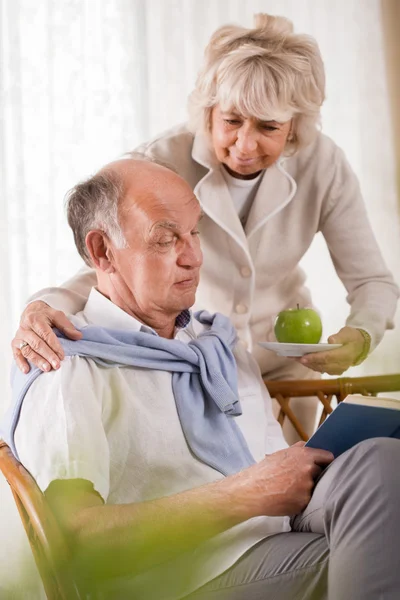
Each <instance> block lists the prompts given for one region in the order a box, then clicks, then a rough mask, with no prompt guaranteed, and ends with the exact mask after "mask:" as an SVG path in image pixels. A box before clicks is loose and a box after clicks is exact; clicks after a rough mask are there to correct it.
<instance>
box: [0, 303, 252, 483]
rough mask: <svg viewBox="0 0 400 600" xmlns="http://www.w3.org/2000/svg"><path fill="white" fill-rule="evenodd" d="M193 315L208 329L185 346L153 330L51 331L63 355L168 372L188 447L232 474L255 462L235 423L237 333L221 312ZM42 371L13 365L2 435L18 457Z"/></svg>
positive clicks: (237, 409)
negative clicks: (18, 433)
mask: <svg viewBox="0 0 400 600" xmlns="http://www.w3.org/2000/svg"><path fill="white" fill-rule="evenodd" d="M194 316H195V318H196V319H197V320H198V321H199V322H200V323H202V324H203V325H205V326H206V327H207V326H208V328H207V329H206V330H205V331H204V332H202V333H201V334H200V335H199V336H198V338H197V339H195V340H191V341H190V342H189V343H188V344H186V343H184V342H181V341H179V340H176V339H173V340H170V339H165V338H162V337H160V336H158V335H157V334H156V333H154V334H151V333H147V332H142V331H133V332H132V331H124V330H114V329H106V328H103V327H95V326H92V325H88V326H86V327H83V328H82V329H80V331H81V332H82V335H83V337H82V339H81V340H77V341H73V340H69V339H67V338H66V337H65V336H64V335H63V334H62V333H61V332H60V331H58V330H55V332H56V334H57V336H58V337H59V338H60V342H61V345H62V347H63V349H64V352H65V355H66V356H75V355H78V356H82V357H86V358H91V359H93V360H94V361H95V362H96V363H97V364H98V365H100V366H102V367H106V368H111V367H115V366H120V367H126V366H132V367H142V368H145V369H152V370H160V371H169V372H171V373H172V389H173V393H174V397H175V402H176V407H177V411H178V415H179V419H180V423H181V426H182V430H183V433H184V435H185V438H186V442H187V444H188V446H189V448H190V450H191V451H192V453H193V454H194V455H195V456H196V457H197V458H198V459H199V460H201V461H202V462H204V463H206V464H207V465H209V466H210V467H213V468H214V469H216V470H217V471H219V472H220V473H222V474H223V475H231V474H233V473H237V472H238V471H240V470H242V469H244V468H246V467H248V466H250V465H252V464H254V463H255V460H254V458H253V456H252V455H251V452H250V450H249V448H248V446H247V443H246V440H245V438H244V436H243V434H242V432H241V431H240V429H239V426H238V425H237V423H236V422H235V417H236V416H238V415H241V414H242V410H241V406H240V401H239V395H238V384H237V370H236V361H235V357H234V355H233V351H232V350H233V348H234V346H235V343H236V332H235V329H234V327H233V325H232V324H231V322H230V320H229V319H228V318H227V317H225V316H223V315H221V314H219V313H216V314H214V315H210V314H209V313H207V312H205V311H200V312H198V313H196V314H195V315H194ZM61 368H62V367H61ZM41 373H42V371H40V369H38V368H37V367H35V366H33V365H31V370H30V372H29V373H28V374H24V373H22V372H21V371H19V369H17V367H16V366H14V367H13V371H12V389H13V400H12V403H11V406H10V408H9V410H8V412H7V413H6V416H5V419H4V421H3V423H2V427H1V429H0V434H1V436H2V437H3V439H4V440H5V441H6V442H7V443H8V445H9V446H10V448H11V450H12V451H13V453H14V455H15V456H16V457H17V458H18V453H17V449H16V447H15V441H14V434H15V430H16V427H17V424H18V420H19V416H20V412H21V407H22V403H23V401H24V397H25V395H26V393H27V391H28V389H29V387H30V385H31V384H32V383H33V382H34V381H35V379H36V378H37V377H39V375H41ZM49 427H51V424H49Z"/></svg>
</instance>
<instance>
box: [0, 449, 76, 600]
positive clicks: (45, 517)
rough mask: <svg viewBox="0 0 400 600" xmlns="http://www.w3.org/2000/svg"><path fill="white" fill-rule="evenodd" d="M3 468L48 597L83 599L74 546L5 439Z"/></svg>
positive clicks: (1, 458)
mask: <svg viewBox="0 0 400 600" xmlns="http://www.w3.org/2000/svg"><path fill="white" fill-rule="evenodd" d="M0 471H2V473H3V475H4V477H5V478H6V480H7V482H8V484H9V485H10V487H11V491H12V494H13V496H14V499H15V503H16V505H17V508H18V512H19V514H20V517H21V520H22V523H23V526H24V529H25V531H26V534H27V536H28V540H29V543H30V546H31V549H32V554H33V556H34V559H35V562H36V566H37V568H38V571H39V574H40V577H41V579H42V582H43V586H44V589H45V592H46V596H47V598H48V599H49V600H83V598H86V597H87V595H85V593H84V592H83V590H82V585H81V584H79V582H78V581H77V578H76V576H75V575H74V573H73V570H72V567H71V565H72V561H71V552H70V549H69V548H68V544H67V542H66V539H65V536H64V533H63V531H62V529H61V527H60V525H59V524H58V522H57V520H56V518H55V516H54V514H53V512H52V511H51V508H50V506H49V504H48V502H47V501H46V497H45V495H44V494H43V493H42V492H41V490H40V489H39V487H38V485H37V483H36V481H35V480H34V479H33V477H32V475H31V474H30V473H29V472H28V471H27V470H26V469H25V468H24V467H23V466H22V465H21V463H20V462H18V460H17V459H16V458H15V456H14V455H13V453H12V452H11V450H10V448H9V447H8V446H7V444H6V443H5V442H2V441H1V440H0Z"/></svg>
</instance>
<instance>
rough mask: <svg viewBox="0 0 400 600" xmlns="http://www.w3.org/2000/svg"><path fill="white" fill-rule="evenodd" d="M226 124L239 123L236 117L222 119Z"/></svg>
mask: <svg viewBox="0 0 400 600" xmlns="http://www.w3.org/2000/svg"><path fill="white" fill-rule="evenodd" d="M224 121H225V123H226V124H227V125H240V121H239V120H238V119H224Z"/></svg>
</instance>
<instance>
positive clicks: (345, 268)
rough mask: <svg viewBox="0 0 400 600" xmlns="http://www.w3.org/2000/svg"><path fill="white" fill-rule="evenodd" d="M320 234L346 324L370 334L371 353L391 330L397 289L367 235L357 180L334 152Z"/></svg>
mask: <svg viewBox="0 0 400 600" xmlns="http://www.w3.org/2000/svg"><path fill="white" fill-rule="evenodd" d="M321 231H322V234H323V236H324V238H325V240H326V243H327V246H328V249H329V253H330V255H331V258H332V261H333V264H334V266H335V269H336V272H337V274H338V276H339V278H340V279H341V281H342V283H343V284H344V286H345V288H346V290H347V294H348V295H347V302H348V303H349V304H350V314H349V316H348V318H347V320H346V325H349V326H350V327H357V328H362V329H365V330H366V331H368V333H369V334H370V335H371V350H373V349H374V348H375V347H376V346H377V345H378V344H379V342H380V341H381V339H382V337H383V335H384V333H385V330H387V329H393V328H394V314H395V311H396V305H397V300H398V297H399V289H398V287H397V285H396V284H395V282H394V279H393V276H392V274H391V272H390V271H389V269H388V268H387V266H386V264H385V261H384V259H383V257H382V254H381V251H380V249H379V247H378V244H377V241H376V239H375V236H374V233H373V231H372V228H371V225H370V222H369V219H368V215H367V211H366V207H365V204H364V201H363V199H362V196H361V192H360V188H359V184H358V180H357V177H356V176H355V174H354V173H353V171H352V169H351V167H350V165H349V164H348V162H347V160H346V158H345V156H344V153H343V152H342V151H341V150H340V149H339V148H336V152H335V161H334V170H333V177H332V180H331V185H330V187H329V192H328V194H327V199H326V202H325V210H324V211H323V214H322V220H321Z"/></svg>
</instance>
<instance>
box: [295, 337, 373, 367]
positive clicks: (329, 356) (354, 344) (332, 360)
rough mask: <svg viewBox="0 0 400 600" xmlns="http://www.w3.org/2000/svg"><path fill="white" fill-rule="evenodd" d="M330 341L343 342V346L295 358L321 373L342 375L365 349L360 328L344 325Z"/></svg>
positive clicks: (331, 342)
mask: <svg viewBox="0 0 400 600" xmlns="http://www.w3.org/2000/svg"><path fill="white" fill-rule="evenodd" d="M328 342H329V343H330V344H343V346H342V347H341V348H336V350H328V351H327V352H314V353H312V354H306V355H305V356H302V357H301V358H296V359H295V360H297V362H299V363H301V364H302V365H304V366H305V367H308V368H309V369H312V370H313V371H318V372H319V373H328V374H329V375H341V374H342V373H344V371H347V369H348V368H349V367H351V366H352V365H354V364H355V362H356V361H357V359H358V358H359V357H360V356H361V353H362V352H363V350H364V344H365V339H364V337H363V335H362V333H361V332H360V331H359V330H358V329H355V328H354V327H343V328H342V329H341V330H340V331H339V332H338V333H335V335H331V336H330V337H329V338H328Z"/></svg>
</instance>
